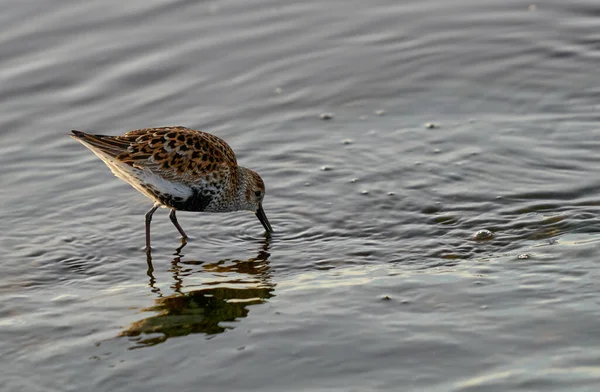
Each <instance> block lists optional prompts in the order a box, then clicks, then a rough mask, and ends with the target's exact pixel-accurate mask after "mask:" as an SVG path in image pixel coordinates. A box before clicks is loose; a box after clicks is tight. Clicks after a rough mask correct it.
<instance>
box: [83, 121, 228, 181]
mask: <svg viewBox="0 0 600 392" xmlns="http://www.w3.org/2000/svg"><path fill="white" fill-rule="evenodd" d="M72 132H73V135H74V136H75V137H76V138H78V139H81V140H82V141H84V142H86V143H88V144H90V145H91V146H92V147H94V148H96V149H99V150H100V151H102V152H103V153H105V154H109V155H110V156H113V157H114V158H115V159H116V160H117V161H120V162H123V163H125V164H127V165H130V166H133V167H136V168H139V169H146V170H150V171H152V172H154V173H155V174H157V175H160V176H161V177H163V178H165V179H167V180H176V181H181V182H184V183H194V182H195V180H197V179H198V178H202V177H204V176H206V175H208V174H209V173H212V172H215V173H219V172H221V173H222V172H229V169H230V168H231V167H232V166H237V160H236V157H235V153H234V152H233V150H232V149H231V147H229V145H228V144H227V143H226V142H225V141H224V140H222V139H220V138H218V137H216V136H214V135H211V134H209V133H206V132H200V131H196V130H193V129H189V128H185V127H164V128H145V129H137V130H134V131H130V132H127V133H126V134H125V135H123V136H105V135H90V134H86V133H83V132H80V131H72Z"/></svg>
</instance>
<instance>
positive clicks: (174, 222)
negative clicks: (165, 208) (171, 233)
mask: <svg viewBox="0 0 600 392" xmlns="http://www.w3.org/2000/svg"><path fill="white" fill-rule="evenodd" d="M169 218H170V219H171V222H173V224H174V225H175V227H176V228H177V231H179V234H181V236H182V237H183V238H188V236H187V234H185V231H183V229H182V228H181V226H180V225H179V222H177V217H176V216H175V210H171V213H170V214H169Z"/></svg>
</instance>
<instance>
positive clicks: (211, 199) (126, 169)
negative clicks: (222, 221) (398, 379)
mask: <svg viewBox="0 0 600 392" xmlns="http://www.w3.org/2000/svg"><path fill="white" fill-rule="evenodd" d="M71 132H72V134H71V135H69V136H71V137H72V138H74V139H76V140H77V141H79V142H81V143H82V144H83V145H84V146H86V147H87V148H89V149H90V150H91V151H92V152H93V153H94V154H96V155H97V156H98V158H100V159H102V160H103V161H104V163H105V164H106V165H107V166H108V167H109V168H110V170H111V171H112V172H113V174H114V175H115V176H117V177H119V178H120V179H122V180H124V181H125V182H127V183H129V184H130V185H131V186H133V187H134V188H135V189H137V190H138V191H140V192H141V193H143V194H144V195H145V196H147V197H148V198H149V199H150V200H152V201H154V206H153V207H152V208H151V209H150V211H148V212H147V213H146V249H148V250H149V249H150V222H151V221H152V214H154V211H156V210H157V209H158V208H159V207H165V208H170V209H171V213H170V214H169V218H170V219H171V222H173V224H174V225H175V227H176V228H177V230H178V231H179V233H180V234H181V235H182V236H183V237H184V238H187V235H186V234H185V232H184V231H183V229H182V228H181V226H180V225H179V223H178V222H177V217H176V216H175V211H178V210H180V211H201V212H231V211H240V210H249V211H253V212H255V213H256V216H257V217H258V219H259V220H260V223H262V225H263V226H264V228H265V229H266V230H267V232H272V231H273V229H272V228H271V225H270V224H269V221H268V220H267V216H266V215H265V211H264V210H263V207H262V201H263V198H264V196H265V184H264V182H263V180H262V178H260V176H259V175H258V173H256V172H254V171H252V170H250V169H246V168H245V167H241V166H238V164H237V160H236V158H235V153H234V152H233V150H232V149H231V147H229V145H228V144H227V143H226V142H225V141H223V140H222V139H220V138H218V137H216V136H214V135H211V134H209V133H206V132H200V131H196V130H193V129H189V128H185V127H164V128H146V129H138V130H135V131H131V132H127V133H126V134H124V135H123V136H105V135H91V134H87V133H84V132H80V131H71Z"/></svg>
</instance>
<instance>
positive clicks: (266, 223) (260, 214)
mask: <svg viewBox="0 0 600 392" xmlns="http://www.w3.org/2000/svg"><path fill="white" fill-rule="evenodd" d="M256 217H257V218H258V220H259V221H260V223H262V225H263V226H264V227H265V230H266V231H267V232H268V233H272V232H273V228H272V227H271V224H270V223H269V220H268V219H267V216H266V215H265V210H263V208H262V206H259V207H258V210H256Z"/></svg>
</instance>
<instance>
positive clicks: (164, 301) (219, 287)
mask: <svg viewBox="0 0 600 392" xmlns="http://www.w3.org/2000/svg"><path fill="white" fill-rule="evenodd" d="M185 245H186V243H185V242H182V245H181V246H180V247H179V248H177V250H176V252H175V257H174V259H173V261H172V262H171V268H170V269H169V272H170V273H171V275H172V279H173V282H172V284H171V286H170V289H171V290H172V291H173V292H175V294H171V295H168V296H164V295H163V293H162V291H161V289H160V287H158V286H157V284H156V279H155V277H154V274H153V272H154V268H153V266H152V257H151V254H150V253H147V262H148V277H149V286H150V289H151V291H152V292H153V293H155V294H156V295H157V296H158V298H157V299H156V300H155V301H154V305H153V306H151V307H148V308H145V309H142V312H152V313H154V315H153V316H150V317H147V318H144V319H142V320H139V321H136V322H135V323H133V324H131V325H130V326H129V328H128V329H127V330H125V331H123V332H121V334H120V335H119V336H129V337H132V338H133V340H134V341H135V342H136V346H135V347H133V348H139V347H146V346H153V345H156V344H159V343H162V342H164V341H166V340H167V339H169V338H171V337H176V336H185V335H189V334H194V333H203V334H207V335H213V334H219V333H222V332H225V331H226V330H227V329H232V328H233V327H231V326H224V325H222V323H223V322H234V321H236V320H238V319H240V318H244V317H246V316H247V315H248V312H249V309H248V307H249V306H250V305H256V304H261V303H263V302H265V301H266V300H267V299H269V298H271V297H272V296H273V291H274V288H275V284H274V283H272V282H271V275H270V267H269V261H268V258H269V256H270V254H269V252H268V250H269V246H270V238H269V237H268V236H267V237H265V239H264V240H262V241H261V243H260V248H259V250H258V253H257V255H256V256H255V257H252V258H250V259H248V260H228V259H225V260H220V261H217V262H213V263H207V262H202V261H197V260H185V259H184V255H183V254H182V253H181V251H182V250H183V248H184V247H185ZM198 267H199V268H198ZM185 287H187V288H188V289H189V288H190V287H200V288H199V289H195V290H191V291H189V290H188V291H187V292H185V291H184V288H185ZM171 290H170V291H171Z"/></svg>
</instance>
